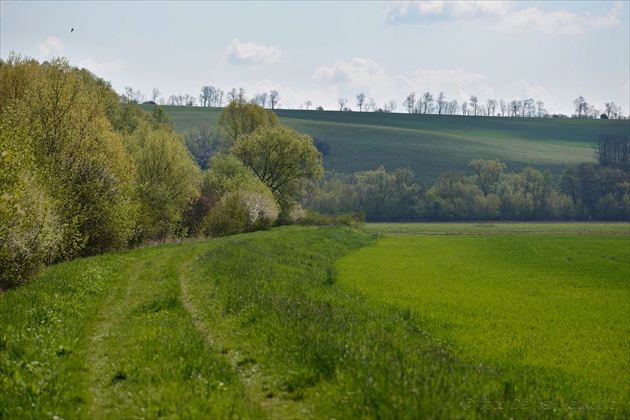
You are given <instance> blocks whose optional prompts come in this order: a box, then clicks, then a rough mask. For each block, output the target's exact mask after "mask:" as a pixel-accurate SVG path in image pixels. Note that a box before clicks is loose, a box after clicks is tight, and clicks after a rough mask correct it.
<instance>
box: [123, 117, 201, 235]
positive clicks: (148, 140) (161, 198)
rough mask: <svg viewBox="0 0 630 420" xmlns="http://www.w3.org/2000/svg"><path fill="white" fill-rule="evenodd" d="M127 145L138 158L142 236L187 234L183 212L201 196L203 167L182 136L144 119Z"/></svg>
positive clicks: (131, 135) (140, 232)
mask: <svg viewBox="0 0 630 420" xmlns="http://www.w3.org/2000/svg"><path fill="white" fill-rule="evenodd" d="M125 145H126V147H127V150H128V153H129V154H130V155H131V157H132V158H133V161H134V166H135V176H136V182H137V185H138V193H139V199H140V203H141V213H142V217H141V222H140V226H139V234H140V238H139V239H141V240H143V239H150V238H152V239H166V238H167V237H181V236H185V235H186V233H187V232H186V230H185V226H184V225H183V215H184V212H185V211H186V209H187V208H188V207H189V206H190V205H191V204H192V203H193V201H194V200H195V199H196V198H197V197H198V196H199V193H200V190H199V188H200V182H201V171H200V169H199V167H198V166H197V165H196V164H195V162H194V161H193V160H192V156H191V155H190V152H189V151H188V150H187V149H186V146H185V145H184V142H183V140H182V138H181V137H180V136H179V135H178V134H176V133H175V132H172V131H167V130H155V129H153V128H152V127H151V126H150V125H149V124H148V123H146V122H145V121H140V122H139V124H138V127H137V129H136V130H135V131H134V132H133V133H131V134H130V135H128V136H126V138H125Z"/></svg>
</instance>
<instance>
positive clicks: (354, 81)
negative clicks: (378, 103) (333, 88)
mask: <svg viewBox="0 0 630 420" xmlns="http://www.w3.org/2000/svg"><path fill="white" fill-rule="evenodd" d="M385 78H387V75H386V72H385V69H384V68H383V67H381V66H380V64H378V63H376V62H375V61H372V60H368V59H364V58H354V59H352V60H351V61H349V62H348V61H343V60H336V61H335V64H334V65H333V66H331V67H327V66H321V67H319V68H317V69H316V70H315V72H314V73H313V79H315V81H318V82H323V83H333V84H337V83H342V84H347V85H348V86H350V87H365V86H372V85H374V84H376V83H379V82H383V81H384V79H385Z"/></svg>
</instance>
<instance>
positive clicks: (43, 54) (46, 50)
mask: <svg viewBox="0 0 630 420" xmlns="http://www.w3.org/2000/svg"><path fill="white" fill-rule="evenodd" d="M65 49H66V46H65V45H64V43H63V42H61V40H60V39H59V38H56V37H54V36H49V37H48V38H46V41H44V42H43V43H39V44H37V50H38V52H39V56H40V58H47V57H51V56H55V57H58V56H61V55H63V51H64V50H65Z"/></svg>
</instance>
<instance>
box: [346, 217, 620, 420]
mask: <svg viewBox="0 0 630 420" xmlns="http://www.w3.org/2000/svg"><path fill="white" fill-rule="evenodd" d="M524 227H525V228H526V230H525V232H527V231H529V229H530V228H531V226H528V225H527V224H526V225H525V226H524ZM583 227H584V226H581V227H580V229H582V228H583ZM600 227H601V226H600ZM441 228H442V229H444V226H442V227H441ZM509 228H510V227H506V229H509ZM554 228H555V226H554V225H549V226H547V227H546V231H547V232H550V231H551V230H555V229H554ZM625 228H626V234H625V235H622V236H609V235H596V234H594V232H593V231H592V230H591V231H590V232H589V231H586V232H584V231H583V230H582V232H583V233H587V234H588V235H589V236H584V235H571V234H570V233H571V232H570V230H567V229H566V228H563V227H562V226H560V232H562V233H563V234H562V235H556V234H553V233H550V234H545V235H531V234H523V233H522V232H523V231H521V230H520V228H518V229H514V226H512V229H513V230H516V231H519V234H518V235H507V234H506V235H480V234H474V235H466V236H426V235H425V236H418V235H405V236H400V235H397V236H387V237H384V238H382V239H380V240H379V241H378V242H377V243H375V244H373V245H371V246H368V247H365V248H362V249H361V250H359V251H357V252H355V253H353V254H351V255H350V256H347V257H345V258H343V259H341V260H340V261H339V262H338V263H337V268H338V272H339V279H340V283H341V285H342V286H343V287H345V288H348V289H349V290H360V291H361V292H362V293H365V295H366V296H367V297H368V298H369V300H371V301H374V302H379V303H382V304H388V305H392V306H394V307H397V308H400V309H406V310H409V311H410V313H412V314H414V315H415V316H417V317H418V318H419V319H421V320H422V322H423V326H424V328H425V329H426V330H427V331H430V332H431V333H432V334H435V335H437V336H439V337H440V339H441V340H444V342H445V343H447V345H448V346H449V347H450V348H452V349H453V351H454V352H455V353H456V354H458V355H460V356H461V357H463V358H464V359H465V360H469V361H471V362H473V363H479V364H480V366H481V365H487V366H490V369H497V370H499V371H502V372H506V373H507V372H511V373H513V374H514V377H518V378H520V380H519V381H518V382H515V383H512V382H510V383H509V393H507V394H509V396H504V397H503V398H500V399H499V400H497V401H498V402H497V401H495V402H491V403H487V407H488V408H489V409H490V408H492V409H494V408H496V406H497V404H505V406H506V407H507V408H506V412H510V411H509V410H510V408H514V407H515V406H516V405H518V404H520V403H522V402H523V401H532V400H533V401H539V402H540V401H548V402H549V406H552V407H556V408H559V409H560V408H563V407H564V408H565V409H569V410H570V406H571V404H573V403H575V404H577V405H580V406H581V407H582V409H583V410H586V411H585V412H584V413H583V414H586V412H588V410H589V408H588V407H586V405H589V406H590V407H591V408H592V409H593V410H592V411H591V412H588V413H589V414H592V415H597V414H600V415H601V414H602V407H603V408H610V407H611V405H616V404H624V405H625V407H627V406H628V391H629V390H630V363H629V361H628V354H630V334H629V333H630V255H629V254H630V241H629V239H628V236H627V225H626V226H625ZM420 230H421V229H417V230H416V233H418V232H419V231H420ZM408 231H409V229H408ZM454 231H455V229H453V230H452V231H451V233H453V232H454ZM576 231H577V230H576ZM425 232H426V230H425ZM430 233H433V234H435V231H433V232H430ZM466 233H472V232H470V231H466ZM536 378H538V379H540V378H546V379H545V380H544V381H543V383H544V384H545V385H544V386H542V387H532V386H531V383H533V382H535V381H536ZM530 381H531V382H530ZM506 387H508V385H507V384H506ZM557 393H560V394H564V395H565V397H569V399H566V400H564V399H563V398H562V397H560V398H558V397H557ZM467 398H470V400H469V403H471V402H474V404H475V406H476V405H479V404H481V405H482V406H483V405H484V404H486V403H484V401H487V400H489V399H491V398H489V397H488V396H487V395H486V394H485V393H484V392H483V391H480V392H479V393H478V394H476V395H475V394H471V395H469V396H468V397H467ZM580 401H581V402H580ZM537 404H540V403H537ZM596 405H597V407H595V406H596ZM538 408H539V409H541V407H540V405H539V407H538ZM597 410H600V411H599V412H597ZM603 411H604V412H605V410H603ZM543 414H544V413H543Z"/></svg>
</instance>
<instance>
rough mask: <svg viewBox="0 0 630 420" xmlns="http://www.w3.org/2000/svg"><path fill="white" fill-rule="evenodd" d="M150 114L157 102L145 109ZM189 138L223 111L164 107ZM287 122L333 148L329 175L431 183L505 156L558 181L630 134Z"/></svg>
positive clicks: (292, 115)
mask: <svg viewBox="0 0 630 420" xmlns="http://www.w3.org/2000/svg"><path fill="white" fill-rule="evenodd" d="M143 108H144V109H145V110H147V111H150V110H151V109H152V106H151V105H143ZM163 108H164V110H165V111H166V113H167V114H168V116H169V118H170V119H171V120H172V121H173V122H174V124H175V129H176V130H177V131H178V132H180V133H182V134H184V133H186V132H188V131H190V130H192V129H194V128H195V127H198V126H200V125H202V124H204V123H205V124H209V125H210V126H211V127H216V124H217V118H218V116H219V114H220V113H221V111H222V110H223V109H222V108H201V107H177V106H165V107H163ZM275 112H276V114H277V116H278V118H279V120H280V122H281V123H282V124H285V125H287V126H289V127H291V128H294V129H295V130H297V131H299V132H302V133H306V134H309V135H311V136H313V137H318V138H320V139H322V140H324V141H326V142H328V143H329V144H330V146H331V150H330V154H328V155H327V156H325V157H324V167H325V169H326V170H327V171H330V170H334V171H336V172H343V173H350V172H355V171H365V170H373V169H376V168H378V167H379V166H380V165H383V166H385V168H386V169H387V170H393V169H395V168H401V167H402V168H410V169H411V170H413V172H414V174H415V175H416V178H418V179H419V180H421V181H423V182H426V183H431V182H432V181H433V180H435V178H437V177H438V176H440V175H441V174H442V173H444V172H445V171H449V170H452V171H461V172H465V173H469V172H470V168H468V163H469V162H470V161H471V160H472V159H495V158H496V159H499V160H501V161H502V162H504V163H505V164H506V165H507V167H508V171H514V172H518V171H520V170H521V169H522V168H524V167H525V166H532V167H534V168H536V169H540V170H543V169H547V168H549V169H550V170H551V172H552V173H553V174H554V175H555V176H558V175H560V173H561V172H562V169H563V168H564V167H565V166H566V165H568V164H578V163H581V162H593V163H594V162H595V159H594V155H593V150H592V144H593V143H594V142H595V140H596V139H597V137H598V136H599V135H600V134H603V133H606V134H609V133H626V134H630V120H578V119H540V118H500V117H463V116H455V115H417V114H401V113H394V114H385V113H367V112H363V113H361V112H339V111H306V110H276V111H275Z"/></svg>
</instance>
